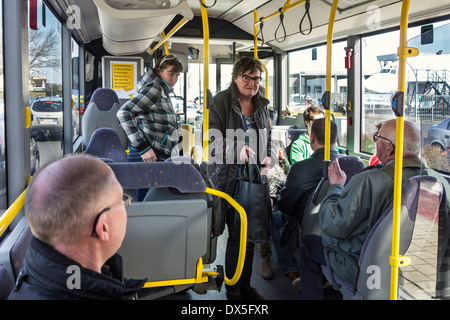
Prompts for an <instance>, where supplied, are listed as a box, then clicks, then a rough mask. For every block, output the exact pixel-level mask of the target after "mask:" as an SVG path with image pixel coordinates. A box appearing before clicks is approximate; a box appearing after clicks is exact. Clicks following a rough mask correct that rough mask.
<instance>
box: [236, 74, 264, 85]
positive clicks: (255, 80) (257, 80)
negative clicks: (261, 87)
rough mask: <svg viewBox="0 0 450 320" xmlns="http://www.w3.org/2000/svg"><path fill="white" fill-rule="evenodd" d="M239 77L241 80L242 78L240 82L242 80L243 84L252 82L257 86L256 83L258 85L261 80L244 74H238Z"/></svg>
mask: <svg viewBox="0 0 450 320" xmlns="http://www.w3.org/2000/svg"><path fill="white" fill-rule="evenodd" d="M240 76H241V78H242V80H243V81H244V82H250V81H251V80H253V82H254V83H255V84H258V83H260V82H261V80H262V78H261V77H250V76H248V75H246V74H240Z"/></svg>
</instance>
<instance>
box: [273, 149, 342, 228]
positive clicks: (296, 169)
mask: <svg viewBox="0 0 450 320" xmlns="http://www.w3.org/2000/svg"><path fill="white" fill-rule="evenodd" d="M324 153H325V148H320V149H317V150H316V151H314V153H313V154H312V155H311V157H309V158H307V159H305V160H302V161H299V162H296V163H294V164H293V165H292V166H291V169H290V170H289V173H288V175H287V178H286V184H285V186H284V188H283V189H282V190H281V192H280V198H279V200H278V203H277V204H278V208H279V209H280V211H281V212H283V213H285V214H287V215H288V216H290V217H292V218H294V220H296V221H297V222H298V223H301V221H302V218H303V211H304V210H305V207H306V203H307V202H308V199H309V196H310V195H311V194H312V193H313V191H314V189H315V188H316V187H317V185H318V184H319V182H320V179H322V177H323V159H324ZM339 156H341V155H340V154H339V153H338V152H337V151H336V148H334V147H331V148H330V160H331V161H333V160H334V159H335V158H337V157H339Z"/></svg>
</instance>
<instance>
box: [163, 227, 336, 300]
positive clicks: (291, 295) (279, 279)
mask: <svg viewBox="0 0 450 320" xmlns="http://www.w3.org/2000/svg"><path fill="white" fill-rule="evenodd" d="M227 237H228V231H227V230H225V231H224V232H223V234H222V235H221V236H220V237H219V240H218V244H217V258H216V260H215V261H214V262H213V263H212V264H211V268H212V267H215V266H217V265H222V266H224V265H225V250H226V243H227ZM271 266H272V272H273V277H272V279H270V280H265V279H263V277H262V276H261V256H260V254H259V250H258V246H257V245H255V253H254V258H253V273H252V278H251V286H252V287H253V288H255V289H256V290H257V291H258V293H259V294H260V295H261V296H263V297H264V298H265V299H266V300H284V301H288V300H300V292H299V291H297V290H296V289H295V288H294V287H293V286H292V284H291V282H290V281H289V278H288V277H286V276H285V275H284V272H283V271H282V270H281V268H280V265H279V264H278V262H277V256H276V254H275V248H274V246H273V244H272V257H271ZM225 272H226V270H225ZM341 299H342V295H341V293H340V292H339V291H336V290H334V289H333V287H332V286H326V287H325V290H324V300H341ZM159 300H227V297H226V289H225V284H223V285H222V288H221V290H220V291H217V290H210V291H208V292H207V293H205V294H197V293H195V292H193V291H192V290H188V291H185V292H181V293H177V294H172V295H169V296H166V297H162V298H160V299H159Z"/></svg>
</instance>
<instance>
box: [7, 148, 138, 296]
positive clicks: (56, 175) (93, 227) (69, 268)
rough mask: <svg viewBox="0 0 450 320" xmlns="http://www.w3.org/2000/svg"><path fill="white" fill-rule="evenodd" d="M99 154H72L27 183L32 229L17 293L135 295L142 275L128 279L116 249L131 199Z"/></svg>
mask: <svg viewBox="0 0 450 320" xmlns="http://www.w3.org/2000/svg"><path fill="white" fill-rule="evenodd" d="M129 199H130V198H128V197H124V194H123V190H122V187H121V185H120V183H119V182H118V181H117V179H116V176H115V175H114V172H113V171H112V170H111V169H110V168H109V167H108V166H107V165H106V164H105V163H103V162H102V161H101V160H100V159H97V158H93V157H90V156H86V155H84V156H69V157H65V158H62V159H60V160H57V161H55V162H53V163H50V164H49V165H46V166H45V167H43V168H42V169H41V170H40V171H39V172H38V173H37V174H36V175H34V176H33V179H32V180H31V183H30V185H29V187H28V189H27V193H26V200H25V215H26V217H27V220H28V222H29V224H30V227H31V231H32V233H33V236H32V238H31V242H30V246H29V248H28V252H27V255H26V258H25V261H24V267H23V269H22V271H21V273H20V275H19V277H18V279H17V282H16V287H15V288H14V289H13V291H12V292H11V294H10V296H9V299H11V300H80V299H83V300H85V299H93V300H95V299H131V298H133V297H134V296H135V294H136V293H137V291H138V290H140V289H141V288H142V286H143V284H144V282H145V281H144V280H124V279H123V276H122V260H121V257H120V256H119V255H118V254H116V251H117V250H118V249H119V247H120V246H121V244H122V241H123V239H124V236H125V231H126V223H127V213H126V211H125V206H126V205H127V204H129Z"/></svg>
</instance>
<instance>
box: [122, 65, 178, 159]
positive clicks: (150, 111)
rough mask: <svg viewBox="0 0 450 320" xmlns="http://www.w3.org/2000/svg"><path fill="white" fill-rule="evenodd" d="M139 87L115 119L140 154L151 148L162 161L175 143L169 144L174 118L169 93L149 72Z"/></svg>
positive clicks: (151, 71) (161, 82)
mask: <svg viewBox="0 0 450 320" xmlns="http://www.w3.org/2000/svg"><path fill="white" fill-rule="evenodd" d="M139 85H140V89H139V91H138V94H137V95H136V96H135V97H134V98H133V99H131V100H129V101H127V102H126V103H125V104H124V105H123V106H122V107H121V108H120V110H119V111H118V112H117V118H118V119H119V122H120V124H121V125H122V128H123V130H124V131H125V132H126V134H127V135H128V139H129V140H130V142H131V145H132V146H133V147H134V148H135V149H137V150H138V151H139V153H140V154H143V153H144V152H146V151H148V150H149V149H150V148H152V149H153V151H154V152H155V153H156V156H157V157H158V159H160V160H165V159H167V158H169V157H170V154H171V151H172V149H173V147H174V146H175V144H176V143H177V141H173V140H172V133H173V132H174V131H175V130H176V129H177V118H176V114H175V111H174V109H173V107H172V103H171V101H170V97H169V93H170V92H171V89H170V88H169V86H168V85H167V83H165V82H164V81H163V80H161V78H160V77H158V76H157V75H156V74H155V73H154V72H153V70H152V69H150V70H149V71H148V72H147V73H145V74H144V75H143V76H142V77H141V79H140V80H139Z"/></svg>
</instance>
